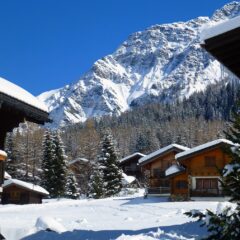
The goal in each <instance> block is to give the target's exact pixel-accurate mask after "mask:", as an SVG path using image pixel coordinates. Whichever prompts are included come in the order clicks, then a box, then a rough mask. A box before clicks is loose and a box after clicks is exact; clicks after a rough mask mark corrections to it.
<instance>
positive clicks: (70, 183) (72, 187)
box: [65, 170, 80, 199]
mask: <svg viewBox="0 0 240 240" xmlns="http://www.w3.org/2000/svg"><path fill="white" fill-rule="evenodd" d="M65 189H66V190H65V192H66V193H65V196H66V197H67V198H72V199H78V198H79V196H80V193H79V188H78V184H77V181H76V177H75V175H74V173H73V172H72V171H70V170H69V171H68V174H67V181H66V186H65Z"/></svg>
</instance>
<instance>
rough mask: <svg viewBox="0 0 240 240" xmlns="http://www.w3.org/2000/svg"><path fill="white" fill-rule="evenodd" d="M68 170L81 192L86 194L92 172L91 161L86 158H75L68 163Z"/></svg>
mask: <svg viewBox="0 0 240 240" xmlns="http://www.w3.org/2000/svg"><path fill="white" fill-rule="evenodd" d="M68 166H69V168H70V170H71V171H72V172H73V173H74V175H75V177H76V179H77V183H78V186H79V187H80V189H81V193H83V194H88V188H89V186H88V183H89V178H90V175H91V173H92V163H91V162H90V161H89V160H88V159H86V158H80V157H79V158H76V159H74V160H71V161H70V162H69V163H68Z"/></svg>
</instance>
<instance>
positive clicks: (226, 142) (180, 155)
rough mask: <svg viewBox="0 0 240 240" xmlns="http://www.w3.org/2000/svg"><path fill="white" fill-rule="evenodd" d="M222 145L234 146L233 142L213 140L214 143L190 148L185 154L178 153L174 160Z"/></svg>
mask: <svg viewBox="0 0 240 240" xmlns="http://www.w3.org/2000/svg"><path fill="white" fill-rule="evenodd" d="M222 143H225V144H229V145H234V143H233V142H231V141H229V140H227V139H217V140H214V141H211V142H207V143H204V144H202V145H199V146H197V147H194V148H191V149H189V150H187V151H185V152H181V153H178V154H176V156H175V159H176V160H178V159H180V158H182V157H186V156H188V155H190V154H193V153H196V152H199V151H202V150H205V149H208V148H211V147H214V146H216V145H218V144H222Z"/></svg>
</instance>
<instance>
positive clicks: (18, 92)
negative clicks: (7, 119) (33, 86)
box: [0, 77, 48, 112]
mask: <svg viewBox="0 0 240 240" xmlns="http://www.w3.org/2000/svg"><path fill="white" fill-rule="evenodd" d="M0 93H3V94H5V95H8V96H10V97H12V98H15V99H17V100H19V101H22V102H24V103H26V104H28V105H31V106H33V107H35V108H38V109H40V110H42V111H44V112H48V109H47V107H46V106H45V104H44V103H43V102H41V101H40V100H38V99H37V98H36V97H34V96H33V95H32V94H31V93H29V92H27V91H26V90H24V89H23V88H21V87H19V86H17V85H15V84H13V83H11V82H9V81H7V80H6V79H4V78H1V77H0Z"/></svg>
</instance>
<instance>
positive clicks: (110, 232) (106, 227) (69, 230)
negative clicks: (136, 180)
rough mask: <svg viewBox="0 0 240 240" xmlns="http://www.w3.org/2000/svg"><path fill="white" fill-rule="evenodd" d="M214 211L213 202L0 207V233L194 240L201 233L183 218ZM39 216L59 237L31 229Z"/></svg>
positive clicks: (118, 200) (142, 201)
mask: <svg viewBox="0 0 240 240" xmlns="http://www.w3.org/2000/svg"><path fill="white" fill-rule="evenodd" d="M216 207H217V202H167V201H166V199H160V198H149V199H143V198H142V197H136V198H132V199H131V198H115V199H102V200H61V201H50V202H48V203H44V204H42V205H24V206H15V205H5V206H0V216H1V218H0V231H1V233H2V234H3V235H5V237H7V240H13V239H14V240H17V239H22V238H23V239H26V240H29V239H31V240H32V239H34V240H36V239H41V240H44V239H47V240H51V239H54V240H55V239H57V240H59V239H61V240H62V239H71V240H77V239H78V240H79V239H96V240H107V239H118V240H125V239H138V240H140V239H151V240H152V239H162V240H163V239H164V240H167V239H169V240H170V239H171V240H173V239H197V238H198V237H199V236H202V234H205V231H204V229H202V228H199V227H198V224H197V223H191V222H189V221H190V219H189V218H188V217H186V216H185V215H184V214H183V213H184V212H185V211H188V210H191V209H206V208H208V209H213V210H215V209H216ZM39 217H42V218H49V219H52V220H53V222H55V223H56V222H57V223H59V226H62V229H60V231H59V232H60V233H55V232H47V231H40V230H41V229H40V228H39V226H38V225H37V226H36V221H37V219H38V218H39ZM60 228H61V227H60ZM158 228H159V229H160V230H159V229H158ZM123 234H124V235H123Z"/></svg>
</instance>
